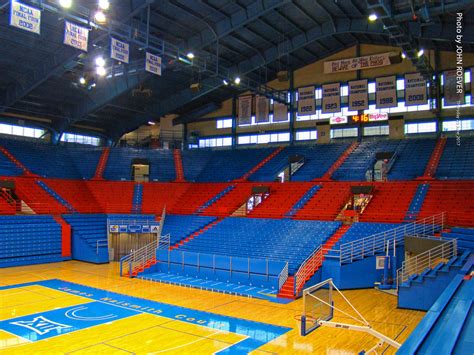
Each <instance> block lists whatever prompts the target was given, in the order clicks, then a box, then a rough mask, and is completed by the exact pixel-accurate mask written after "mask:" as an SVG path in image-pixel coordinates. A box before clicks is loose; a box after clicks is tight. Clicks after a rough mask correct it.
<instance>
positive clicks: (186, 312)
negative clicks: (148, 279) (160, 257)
mask: <svg viewBox="0 0 474 355" xmlns="http://www.w3.org/2000/svg"><path fill="white" fill-rule="evenodd" d="M31 285H41V286H44V287H48V288H51V289H54V290H58V291H62V292H66V293H69V294H73V295H77V296H82V297H86V298H89V299H91V300H94V301H97V302H91V303H86V304H85V305H84V306H87V307H91V308H90V310H89V311H87V310H86V309H82V310H76V312H74V314H73V315H74V317H75V318H80V317H83V318H84V317H85V318H87V317H89V318H96V320H95V321H96V322H97V321H99V319H97V318H100V321H101V322H102V323H103V322H104V319H103V318H104V317H107V316H113V315H115V316H117V317H121V318H124V317H128V316H131V315H133V314H139V313H149V314H155V315H159V316H161V317H165V318H169V319H174V320H179V321H182V322H186V323H191V324H196V325H200V326H204V327H209V328H213V329H219V330H223V331H229V332H233V333H236V334H240V335H244V336H246V337H247V338H246V339H244V340H242V341H240V342H238V343H236V344H234V345H232V346H230V347H229V348H227V349H224V350H222V351H221V352H219V354H246V353H249V352H251V351H253V350H255V349H257V348H259V347H261V346H262V345H264V344H266V343H268V342H270V341H272V340H273V339H276V338H278V337H279V336H281V335H283V334H285V333H287V332H288V331H290V330H291V328H287V327H281V326H276V325H271V324H266V323H260V322H254V321H250V320H245V319H240V318H234V317H227V316H223V315H219V314H215V313H209V312H204V311H197V310H194V309H190V308H185V307H178V306H174V305H170V304H166V303H161V302H155V301H151V300H146V299H143V298H138V297H132V296H127V295H122V294H119V293H115V292H109V291H105V290H101V289H97V288H93V287H89V286H84V285H79V284H75V283H72V282H67V281H62V280H57V279H54V280H45V281H37V282H29V283H25V284H18V285H9V286H3V287H0V290H6V289H12V288H17V287H24V286H31ZM96 303H99V304H100V311H99V310H98V308H97V305H96ZM77 307H80V305H79V306H74V307H67V308H61V309H58V310H52V311H46V312H41V313H37V314H34V315H29V316H24V317H19V318H14V319H7V320H4V321H2V323H0V325H1V328H2V329H4V324H3V322H6V323H9V324H8V326H9V327H14V326H19V327H23V328H25V329H28V328H27V327H25V326H23V325H22V323H20V325H18V324H11V323H15V322H19V321H27V322H33V323H32V324H35V322H36V323H38V322H40V325H39V327H40V328H43V329H44V330H43V331H45V330H46V329H48V328H52V329H55V330H51V331H49V332H51V336H54V335H61V334H63V333H62V332H66V331H65V328H64V327H65V326H69V325H70V324H69V323H67V322H70V321H72V320H71V319H69V320H67V321H66V320H64V319H63V318H61V317H59V318H58V316H57V314H66V312H69V313H68V314H69V315H71V314H72V313H71V312H72V311H71V310H70V309H74V308H77ZM118 309H121V310H122V312H121V313H120V311H119V310H118ZM81 312H83V313H81ZM41 316H43V317H44V318H46V319H47V320H49V321H50V323H49V325H48V324H47V322H46V323H41V322H44V319H42V318H38V317H41ZM48 317H49V318H48ZM23 318H24V319H23ZM30 318H31V319H30ZM34 318H38V319H36V320H35V319H34ZM117 319H119V318H117ZM51 321H53V322H55V323H58V324H59V325H58V324H56V325H55V324H53V323H52V322H51ZM75 321H76V323H74V324H75V326H76V327H77V326H78V325H77V324H78V323H79V324H85V323H87V321H84V320H81V321H79V320H77V319H76V320H75ZM109 321H110V320H109ZM61 322H63V323H64V324H63V323H61ZM81 322H82V323H81ZM91 322H93V321H92V320H91ZM97 324H98V323H97ZM25 325H28V323H25ZM94 325H96V324H94V323H90V324H89V326H94ZM10 329H11V328H10ZM78 329H79V328H78ZM81 329H82V328H81ZM29 330H30V331H32V330H31V329H29ZM75 330H77V329H75ZM14 331H16V332H17V333H18V332H19V331H18V330H14ZM33 332H34V333H37V332H35V331H33ZM54 332H56V334H54ZM17 333H14V334H17ZM47 333H48V332H46V333H45V334H47ZM25 336H30V337H31V338H33V334H31V333H29V334H26V333H25ZM41 339H42V338H41ZM41 339H35V340H41Z"/></svg>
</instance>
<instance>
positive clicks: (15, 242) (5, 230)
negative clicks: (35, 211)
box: [0, 216, 63, 267]
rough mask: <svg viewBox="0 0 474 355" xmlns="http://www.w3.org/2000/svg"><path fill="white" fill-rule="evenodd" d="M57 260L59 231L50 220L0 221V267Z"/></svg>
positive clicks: (12, 218) (19, 218) (11, 218)
mask: <svg viewBox="0 0 474 355" xmlns="http://www.w3.org/2000/svg"><path fill="white" fill-rule="evenodd" d="M61 260H63V259H62V257H61V227H60V226H59V224H57V223H56V222H55V221H54V219H53V218H52V217H51V216H1V217H0V267H7V266H18V265H30V264H41V263H48V262H55V261H61Z"/></svg>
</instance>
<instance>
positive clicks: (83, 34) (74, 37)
mask: <svg viewBox="0 0 474 355" xmlns="http://www.w3.org/2000/svg"><path fill="white" fill-rule="evenodd" d="M88 40H89V29H87V28H85V27H82V26H79V25H76V24H75V23H72V22H69V21H64V44H67V45H68V46H71V47H74V48H77V49H80V50H82V51H85V52H87V42H88Z"/></svg>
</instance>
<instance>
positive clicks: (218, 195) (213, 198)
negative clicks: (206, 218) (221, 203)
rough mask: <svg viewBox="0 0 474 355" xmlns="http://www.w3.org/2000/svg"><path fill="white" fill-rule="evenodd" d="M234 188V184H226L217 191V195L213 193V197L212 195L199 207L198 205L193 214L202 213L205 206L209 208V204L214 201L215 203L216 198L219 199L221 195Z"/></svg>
mask: <svg viewBox="0 0 474 355" xmlns="http://www.w3.org/2000/svg"><path fill="white" fill-rule="evenodd" d="M234 188H235V185H229V186H227V187H226V188H225V189H224V190H222V191H221V192H219V193H218V194H217V195H215V196H214V197H212V198H211V199H210V200H207V201H206V202H205V203H204V204H203V205H202V206H201V207H199V208H198V209H197V210H196V212H195V214H202V213H203V212H204V210H206V209H207V208H209V207H210V206H211V205H213V204H214V203H216V202H217V201H218V200H220V199H221V198H222V197H224V196H225V195H226V194H228V193H229V192H231V191H232V190H233V189H234Z"/></svg>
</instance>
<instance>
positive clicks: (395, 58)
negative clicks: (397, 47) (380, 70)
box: [388, 52, 403, 64]
mask: <svg viewBox="0 0 474 355" xmlns="http://www.w3.org/2000/svg"><path fill="white" fill-rule="evenodd" d="M388 59H389V60H390V64H398V63H401V62H402V60H403V58H402V53H397V52H392V53H390V56H389V57H388Z"/></svg>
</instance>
